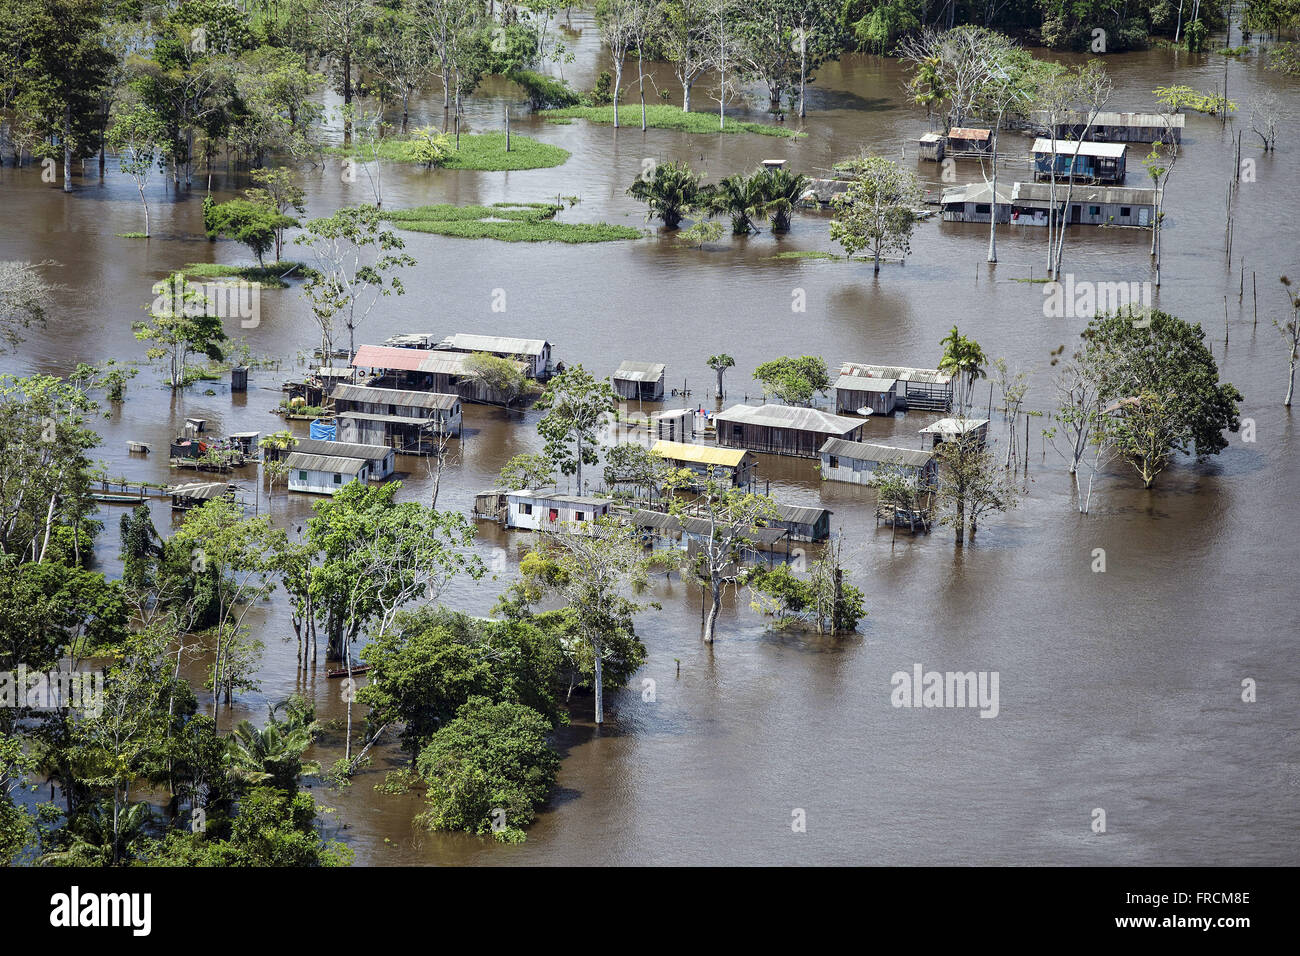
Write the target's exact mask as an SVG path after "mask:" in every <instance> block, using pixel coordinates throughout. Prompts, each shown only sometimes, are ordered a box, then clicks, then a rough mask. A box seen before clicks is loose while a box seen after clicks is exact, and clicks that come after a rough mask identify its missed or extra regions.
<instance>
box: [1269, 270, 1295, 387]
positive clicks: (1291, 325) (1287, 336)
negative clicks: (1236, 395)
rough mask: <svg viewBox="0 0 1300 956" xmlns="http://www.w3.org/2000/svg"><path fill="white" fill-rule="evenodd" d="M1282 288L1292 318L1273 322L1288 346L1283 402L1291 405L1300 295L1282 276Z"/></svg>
mask: <svg viewBox="0 0 1300 956" xmlns="http://www.w3.org/2000/svg"><path fill="white" fill-rule="evenodd" d="M1282 288H1283V289H1284V290H1285V291H1286V298H1287V304H1288V305H1290V306H1291V318H1289V319H1278V320H1277V321H1275V322H1274V323H1273V324H1274V325H1275V326H1277V330H1278V331H1279V332H1281V333H1282V339H1283V341H1285V342H1286V346H1287V378H1286V398H1285V399H1283V400H1282V404H1283V405H1285V406H1286V407H1287V408H1290V407H1291V396H1292V395H1293V394H1295V366H1296V359H1297V356H1298V355H1300V295H1297V294H1296V293H1294V292H1292V291H1291V280H1290V279H1288V278H1287V277H1286V276H1282Z"/></svg>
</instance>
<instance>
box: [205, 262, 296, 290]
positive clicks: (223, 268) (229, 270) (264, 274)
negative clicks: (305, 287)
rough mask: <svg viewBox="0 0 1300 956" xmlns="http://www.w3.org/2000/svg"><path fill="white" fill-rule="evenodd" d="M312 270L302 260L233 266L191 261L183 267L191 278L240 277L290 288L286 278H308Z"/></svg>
mask: <svg viewBox="0 0 1300 956" xmlns="http://www.w3.org/2000/svg"><path fill="white" fill-rule="evenodd" d="M308 271H310V270H308V269H307V267H306V266H304V265H303V264H302V263H301V262H290V261H283V262H268V263H267V264H266V265H265V266H231V265H221V264H219V263H216V262H191V263H189V264H188V265H186V266H183V267H182V268H181V272H183V273H184V274H185V276H186V278H189V279H238V280H240V281H243V282H252V283H254V284H256V285H260V286H265V287H266V288H268V289H284V288H288V285H289V283H288V282H286V281H285V280H286V279H303V278H306V276H307V272H308Z"/></svg>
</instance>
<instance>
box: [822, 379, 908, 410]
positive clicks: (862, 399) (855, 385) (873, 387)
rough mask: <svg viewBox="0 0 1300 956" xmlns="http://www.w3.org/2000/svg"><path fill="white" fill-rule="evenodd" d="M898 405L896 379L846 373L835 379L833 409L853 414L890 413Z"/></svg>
mask: <svg viewBox="0 0 1300 956" xmlns="http://www.w3.org/2000/svg"><path fill="white" fill-rule="evenodd" d="M897 405H898V379H896V378H888V377H886V376H883V375H846V374H841V375H840V377H839V378H837V379H836V380H835V411H837V412H851V413H853V414H854V415H892V414H893V413H894V409H895V408H896V407H897Z"/></svg>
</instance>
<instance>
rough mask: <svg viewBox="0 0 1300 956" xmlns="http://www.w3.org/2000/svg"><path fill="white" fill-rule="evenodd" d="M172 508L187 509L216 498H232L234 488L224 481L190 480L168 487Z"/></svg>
mask: <svg viewBox="0 0 1300 956" xmlns="http://www.w3.org/2000/svg"><path fill="white" fill-rule="evenodd" d="M167 493H168V494H169V495H170V496H171V500H172V508H173V509H175V510H177V511H188V510H189V509H190V508H197V507H199V506H200V505H203V504H206V503H207V502H209V501H212V500H214V499H217V498H233V497H234V495H235V492H234V489H233V488H231V486H230V485H228V484H226V483H225V482H224V481H192V482H189V483H187V484H181V485H175V486H173V487H172V488H170V489H168V492H167Z"/></svg>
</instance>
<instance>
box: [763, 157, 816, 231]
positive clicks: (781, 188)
mask: <svg viewBox="0 0 1300 956" xmlns="http://www.w3.org/2000/svg"><path fill="white" fill-rule="evenodd" d="M761 175H762V188H763V198H764V200H765V202H764V208H765V209H766V211H767V212H768V214H769V215H771V217H772V231H773V232H789V231H790V214H791V213H792V212H794V207H795V204H796V203H798V202H799V201H800V200H801V199H802V198H803V194H804V193H805V192H807V190H808V178H807V177H806V176H800V175H798V174H797V173H792V172H789V171H787V170H784V169H773V170H768V171H765V172H764V173H762V174H761Z"/></svg>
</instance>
